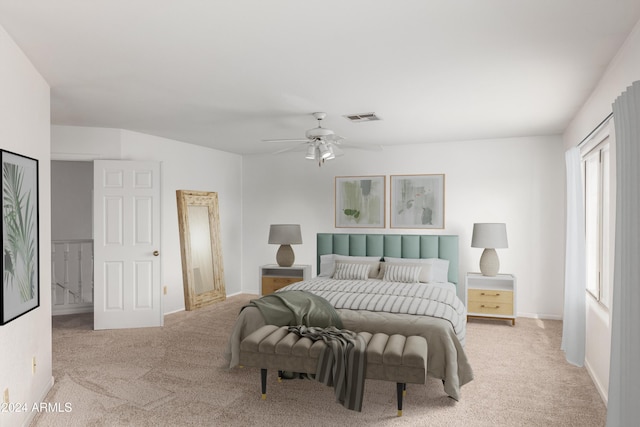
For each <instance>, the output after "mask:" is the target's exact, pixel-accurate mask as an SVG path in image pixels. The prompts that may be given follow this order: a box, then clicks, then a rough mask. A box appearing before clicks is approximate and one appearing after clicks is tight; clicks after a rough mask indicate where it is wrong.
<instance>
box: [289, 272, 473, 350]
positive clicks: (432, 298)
mask: <svg viewBox="0 0 640 427" xmlns="http://www.w3.org/2000/svg"><path fill="white" fill-rule="evenodd" d="M281 290H304V291H307V292H311V293H313V294H315V295H318V296H321V297H323V298H324V299H326V300H327V301H329V303H331V305H333V307H334V308H336V309H347V310H366V311H371V312H385V313H394V314H412V315H418V316H429V317H436V318H441V319H444V320H447V321H448V322H449V323H450V324H451V326H452V327H453V330H454V332H455V335H456V337H457V338H458V340H459V341H460V344H461V345H462V346H464V342H465V336H466V309H465V306H464V304H463V303H462V301H460V299H459V298H458V297H457V295H456V287H455V285H454V284H452V283H401V282H385V281H382V280H377V279H369V280H335V279H331V278H327V277H316V278H314V279H311V280H305V281H302V282H297V283H294V284H291V285H289V286H287V287H285V288H282V289H281Z"/></svg>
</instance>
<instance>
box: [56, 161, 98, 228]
mask: <svg viewBox="0 0 640 427" xmlns="http://www.w3.org/2000/svg"><path fill="white" fill-rule="evenodd" d="M92 218H93V163H92V162H65V161H52V162H51V225H52V228H51V239H52V240H79V239H92V238H93V220H92Z"/></svg>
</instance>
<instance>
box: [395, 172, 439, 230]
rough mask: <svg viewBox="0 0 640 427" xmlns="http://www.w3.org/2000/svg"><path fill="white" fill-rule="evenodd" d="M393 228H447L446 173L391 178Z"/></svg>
mask: <svg viewBox="0 0 640 427" xmlns="http://www.w3.org/2000/svg"><path fill="white" fill-rule="evenodd" d="M390 210H391V228H444V174H439V175H391V206H390Z"/></svg>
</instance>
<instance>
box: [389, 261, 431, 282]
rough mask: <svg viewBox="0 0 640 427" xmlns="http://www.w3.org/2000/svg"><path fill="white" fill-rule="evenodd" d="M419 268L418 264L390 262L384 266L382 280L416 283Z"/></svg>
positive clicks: (420, 267) (420, 268)
mask: <svg viewBox="0 0 640 427" xmlns="http://www.w3.org/2000/svg"><path fill="white" fill-rule="evenodd" d="M420 270H422V266H420V265H408V264H396V263H391V264H389V265H387V266H386V267H385V270H384V276H383V278H382V280H384V281H385V282H404V283H418V282H419V276H420Z"/></svg>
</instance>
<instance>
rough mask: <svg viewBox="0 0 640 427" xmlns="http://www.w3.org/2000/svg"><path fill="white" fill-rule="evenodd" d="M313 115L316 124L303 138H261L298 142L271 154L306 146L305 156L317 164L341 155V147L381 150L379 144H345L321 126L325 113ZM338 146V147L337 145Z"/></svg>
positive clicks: (341, 139)
mask: <svg viewBox="0 0 640 427" xmlns="http://www.w3.org/2000/svg"><path fill="white" fill-rule="evenodd" d="M313 117H314V118H315V119H316V120H317V121H318V126H317V127H315V128H313V129H309V130H307V131H306V132H305V138H294V139H263V140H262V141H263V142H296V143H299V144H297V145H294V146H292V147H287V148H285V149H282V150H278V151H276V152H274V153H273V154H280V153H285V152H287V151H293V150H297V149H300V148H303V147H304V148H306V151H307V154H306V155H305V158H306V159H308V160H317V161H318V166H322V164H323V163H324V162H325V161H327V160H331V159H335V158H336V156H340V155H342V150H341V148H347V147H349V148H360V149H365V150H374V151H379V150H382V147H381V146H379V145H367V144H345V143H344V142H343V140H344V139H345V138H344V137H343V136H340V135H336V133H335V132H333V131H332V130H331V129H327V128H323V127H322V120H324V118H325V117H327V113H320V112H317V113H313ZM339 146H340V147H339Z"/></svg>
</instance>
